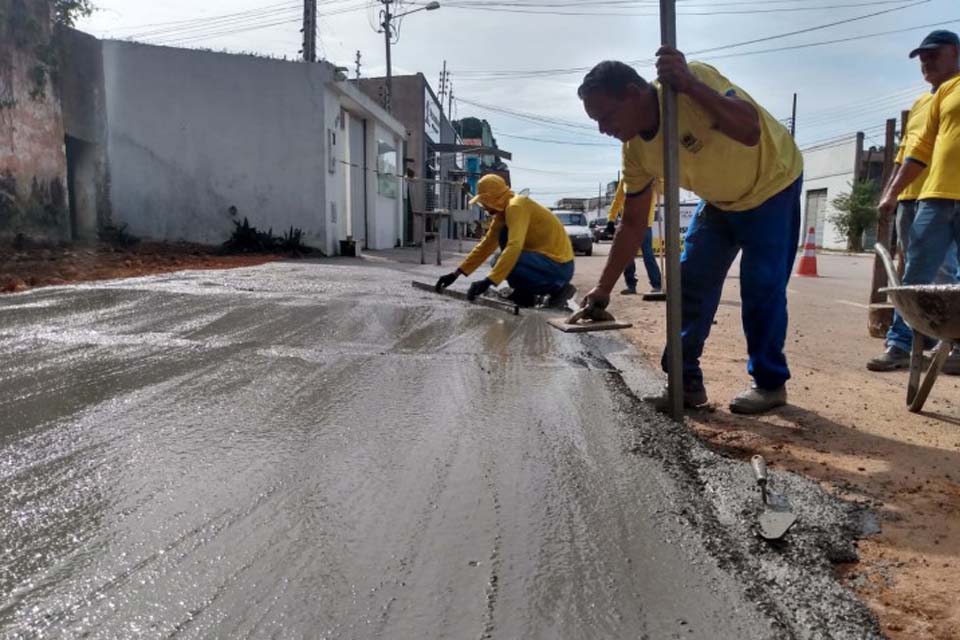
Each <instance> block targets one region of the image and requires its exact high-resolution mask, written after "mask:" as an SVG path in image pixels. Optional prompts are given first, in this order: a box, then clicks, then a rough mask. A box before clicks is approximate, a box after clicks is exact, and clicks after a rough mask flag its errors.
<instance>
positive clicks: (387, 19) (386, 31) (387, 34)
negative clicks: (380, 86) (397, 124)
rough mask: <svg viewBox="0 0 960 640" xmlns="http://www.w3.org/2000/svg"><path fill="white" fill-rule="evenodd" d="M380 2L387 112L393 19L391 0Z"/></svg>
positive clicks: (389, 108)
mask: <svg viewBox="0 0 960 640" xmlns="http://www.w3.org/2000/svg"><path fill="white" fill-rule="evenodd" d="M381 2H383V13H382V16H383V20H382V21H381V23H380V27H381V28H382V29H383V40H384V42H385V43H386V44H387V95H386V100H384V106H385V107H386V109H387V113H393V68H392V67H391V65H390V38H392V37H393V32H392V28H393V26H392V22H391V20H393V16H392V15H390V2H391V0H381Z"/></svg>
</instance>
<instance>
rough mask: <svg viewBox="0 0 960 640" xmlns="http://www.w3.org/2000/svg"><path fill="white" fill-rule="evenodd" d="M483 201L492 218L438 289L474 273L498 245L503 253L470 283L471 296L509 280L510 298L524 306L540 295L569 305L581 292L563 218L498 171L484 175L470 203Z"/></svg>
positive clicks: (553, 302) (555, 304) (556, 304)
mask: <svg viewBox="0 0 960 640" xmlns="http://www.w3.org/2000/svg"><path fill="white" fill-rule="evenodd" d="M478 202H479V203H480V204H481V205H482V206H483V208H484V209H486V210H487V213H489V214H490V215H492V216H493V222H492V223H491V224H490V228H489V229H488V230H487V233H486V234H485V235H484V236H483V239H482V240H480V243H479V244H477V246H476V247H474V249H473V251H471V252H470V255H468V256H467V257H466V259H465V260H464V261H463V263H462V264H461V265H460V267H459V268H458V269H457V270H456V271H454V272H453V273H448V274H447V275H445V276H442V277H441V278H440V279H439V280H437V291H438V292H439V291H442V290H444V289H446V288H447V287H449V286H450V285H451V284H453V282H454V281H455V280H456V279H457V278H459V277H460V276H461V275H465V276H468V275H470V274H471V273H473V272H474V270H476V268H477V267H479V266H480V265H481V264H483V261H484V260H486V259H487V258H488V257H489V256H490V254H492V253H493V252H494V250H495V249H496V248H497V247H498V246H499V247H500V249H501V250H502V252H501V254H500V258H499V259H498V260H497V262H496V264H495V265H494V266H493V270H492V271H491V272H490V275H488V276H487V277H486V278H484V279H483V280H478V281H476V282H474V283H472V284H471V285H470V289H469V291H468V292H467V297H468V298H469V299H470V300H473V299H474V298H476V297H477V296H479V295H483V294H484V293H485V292H486V291H487V289H489V288H490V287H492V286H497V285H499V284H500V283H501V282H503V281H504V280H506V281H507V283H508V284H509V285H510V287H511V288H512V289H513V293H511V294H510V296H509V299H510V300H511V301H513V302H514V303H516V304H518V305H520V306H525V307H532V306H534V305H535V304H536V303H537V299H538V298H539V297H540V296H549V299H548V301H547V305H548V306H551V307H562V306H564V305H565V304H566V302H567V300H569V299H570V298H572V297H573V296H574V294H575V293H576V291H577V290H576V288H575V287H574V286H573V285H571V284H570V280H572V279H573V246H572V245H571V244H570V238H569V237H568V236H567V231H566V229H564V228H563V224H561V223H560V220H558V219H557V217H556V216H555V215H553V213H551V212H550V210H549V209H547V208H546V207H544V206H542V205H540V204H538V203H536V202H534V201H533V200H531V199H530V198H528V197H527V196H518V195H516V194H514V193H513V191H511V190H510V187H508V186H507V183H506V182H504V180H503V178H501V177H500V176H498V175H496V174H487V175H485V176H483V177H482V178H480V181H479V182H478V183H477V195H476V196H474V197H473V198H472V199H471V200H470V204H471V205H474V204H477V203H478Z"/></svg>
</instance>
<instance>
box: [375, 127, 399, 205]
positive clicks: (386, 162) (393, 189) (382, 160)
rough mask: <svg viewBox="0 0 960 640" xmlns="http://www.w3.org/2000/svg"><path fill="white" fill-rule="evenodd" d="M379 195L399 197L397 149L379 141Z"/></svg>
mask: <svg viewBox="0 0 960 640" xmlns="http://www.w3.org/2000/svg"><path fill="white" fill-rule="evenodd" d="M377 193H379V194H380V195H382V196H383V197H385V198H396V197H397V149H396V147H394V146H393V145H392V144H390V143H389V142H386V141H384V140H377Z"/></svg>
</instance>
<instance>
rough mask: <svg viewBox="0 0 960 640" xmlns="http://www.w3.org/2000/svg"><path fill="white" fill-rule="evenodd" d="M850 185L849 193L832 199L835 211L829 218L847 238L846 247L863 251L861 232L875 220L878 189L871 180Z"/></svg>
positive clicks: (878, 196) (878, 195)
mask: <svg viewBox="0 0 960 640" xmlns="http://www.w3.org/2000/svg"><path fill="white" fill-rule="evenodd" d="M847 184H849V185H850V192H849V193H841V194H840V195H838V196H837V197H836V198H834V199H833V208H834V209H836V210H837V212H836V213H834V214H831V215H830V217H829V220H830V222H831V223H833V226H835V227H836V228H837V231H839V232H840V233H841V234H843V235H844V236H846V238H847V249H849V250H850V251H858V252H859V251H863V232H864V231H866V230H867V229H868V228H870V225H872V224H874V223H875V222H876V221H877V217H878V214H877V202H878V201H879V198H880V193H879V190H878V189H877V185H876V183H875V182H874V181H873V180H863V181H861V182H857V183H847Z"/></svg>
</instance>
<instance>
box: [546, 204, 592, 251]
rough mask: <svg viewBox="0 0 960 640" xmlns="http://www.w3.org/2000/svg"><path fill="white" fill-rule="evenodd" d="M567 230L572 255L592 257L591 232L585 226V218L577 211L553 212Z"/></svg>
mask: <svg viewBox="0 0 960 640" xmlns="http://www.w3.org/2000/svg"><path fill="white" fill-rule="evenodd" d="M553 215H555V216H557V218H558V219H559V220H560V222H561V223H562V224H563V228H564V229H566V230H567V235H568V236H570V244H572V245H573V252H574V253H578V252H579V253H582V254H583V255H585V256H592V255H593V232H592V231H590V227H588V226H587V217H586V216H585V215H583V214H582V213H579V212H577V211H554V212H553Z"/></svg>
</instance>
